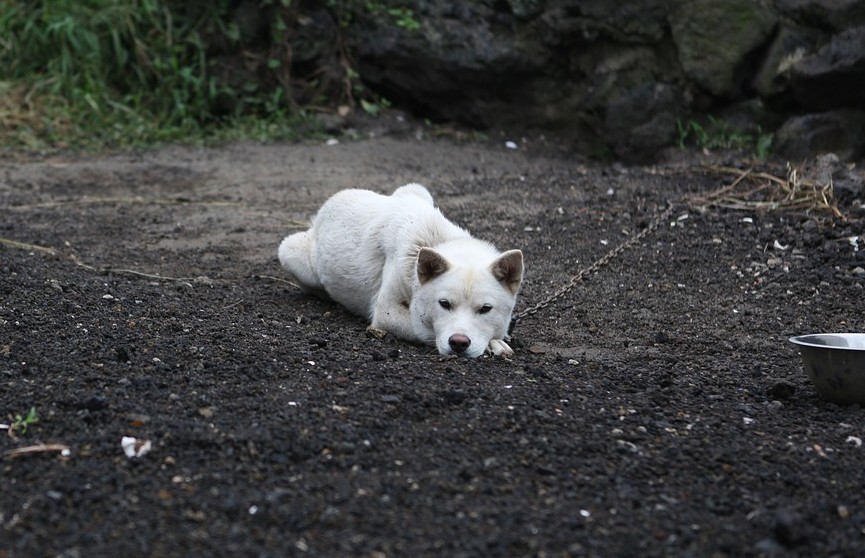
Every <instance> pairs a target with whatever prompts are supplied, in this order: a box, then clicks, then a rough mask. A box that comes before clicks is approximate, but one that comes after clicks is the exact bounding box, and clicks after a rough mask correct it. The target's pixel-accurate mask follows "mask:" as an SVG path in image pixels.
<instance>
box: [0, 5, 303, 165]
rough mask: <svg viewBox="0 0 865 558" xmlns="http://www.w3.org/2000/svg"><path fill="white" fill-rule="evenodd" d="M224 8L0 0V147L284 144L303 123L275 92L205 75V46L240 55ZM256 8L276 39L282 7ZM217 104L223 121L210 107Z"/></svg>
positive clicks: (273, 67)
mask: <svg viewBox="0 0 865 558" xmlns="http://www.w3.org/2000/svg"><path fill="white" fill-rule="evenodd" d="M226 4H227V2H225V1H221V2H220V1H215V2H211V3H201V2H188V3H187V2H179V1H172V0H45V1H42V2H32V1H30V0H7V1H5V2H4V3H3V8H2V9H0V67H2V68H4V72H3V74H2V77H0V79H2V80H4V81H0V146H3V147H6V148H10V147H11V148H25V149H43V148H57V147H67V146H70V145H73V146H76V147H91V148H104V147H123V146H131V145H139V144H147V143H154V142H163V141H177V140H185V141H189V140H192V141H198V140H207V139H223V138H234V137H255V138H259V139H273V138H276V139H284V138H291V137H293V136H294V135H296V132H295V130H296V124H297V123H298V121H299V120H302V119H303V118H304V113H303V111H302V110H301V109H300V108H299V107H297V106H296V105H295V104H293V103H292V100H291V99H289V98H288V97H287V95H286V94H285V88H284V87H279V86H273V87H270V88H265V87H264V86H262V84H260V83H247V84H245V85H244V87H239V88H232V87H229V86H227V85H224V84H222V83H221V82H219V81H218V80H217V79H216V78H215V77H214V75H213V74H214V72H213V68H212V64H211V62H212V61H211V60H209V59H208V56H207V52H208V46H209V45H210V44H212V43H222V44H224V45H227V46H226V47H225V48H226V49H234V50H236V51H242V50H243V45H242V44H241V38H240V36H239V32H238V30H237V28H236V27H235V26H233V25H231V24H227V23H226V21H227V19H228V18H227V17H226V8H225V6H226ZM261 4H262V6H263V9H271V10H272V11H273V14H275V17H274V18H273V24H272V25H273V27H272V29H271V31H272V33H273V34H274V35H276V34H278V33H279V32H280V29H283V30H284V22H283V21H282V19H281V17H280V16H281V15H282V14H283V13H285V10H287V9H288V8H286V2H280V4H279V5H274V4H273V2H272V1H268V0H261ZM289 4H290V3H289ZM262 64H266V65H267V66H268V69H269V70H270V71H271V72H272V73H276V72H278V71H280V66H281V65H282V61H281V60H280V59H279V58H274V57H270V58H269V59H267V60H263V61H262ZM286 71H287V70H286ZM271 81H272V82H278V81H279V80H277V79H273V80H271ZM226 99H227V100H229V103H228V105H229V106H230V107H232V108H231V109H230V110H228V111H226V110H225V109H224V108H222V109H221V108H220V105H221V104H222V105H225V104H226V103H225V101H226Z"/></svg>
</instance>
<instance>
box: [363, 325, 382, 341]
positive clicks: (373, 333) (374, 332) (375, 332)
mask: <svg viewBox="0 0 865 558" xmlns="http://www.w3.org/2000/svg"><path fill="white" fill-rule="evenodd" d="M366 334H367V335H369V336H370V337H375V338H376V339H384V338H385V337H387V332H386V331H385V330H383V329H379V328H377V327H373V326H369V327H367V328H366Z"/></svg>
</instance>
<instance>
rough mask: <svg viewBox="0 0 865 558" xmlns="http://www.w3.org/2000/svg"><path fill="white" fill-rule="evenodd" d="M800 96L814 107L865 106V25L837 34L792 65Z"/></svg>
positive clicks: (804, 102) (792, 76)
mask: <svg viewBox="0 0 865 558" xmlns="http://www.w3.org/2000/svg"><path fill="white" fill-rule="evenodd" d="M790 78H791V85H792V87H793V93H794V95H795V96H796V99H797V100H798V101H799V102H800V103H802V104H803V105H805V106H806V107H808V108H811V109H817V110H825V109H831V108H840V107H859V108H865V94H863V85H865V26H862V27H854V28H852V29H847V30H845V31H842V32H840V33H838V34H837V35H834V36H833V37H832V40H831V41H830V42H829V44H827V45H824V46H823V47H822V48H820V49H819V50H818V51H817V52H816V53H814V54H812V55H809V56H805V57H803V58H802V59H801V60H799V61H798V62H796V63H795V64H793V66H792V68H791V74H790Z"/></svg>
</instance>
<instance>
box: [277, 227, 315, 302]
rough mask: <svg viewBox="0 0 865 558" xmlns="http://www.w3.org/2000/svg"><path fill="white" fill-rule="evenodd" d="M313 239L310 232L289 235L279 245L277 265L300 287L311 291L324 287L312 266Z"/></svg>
mask: <svg viewBox="0 0 865 558" xmlns="http://www.w3.org/2000/svg"><path fill="white" fill-rule="evenodd" d="M314 248H315V239H314V238H313V236H312V234H310V231H303V232H298V233H294V234H291V235H289V236H287V237H285V238H284V239H283V241H282V242H281V243H280V244H279V250H278V251H277V255H278V256H279V263H281V264H282V267H284V268H285V269H286V271H288V272H289V273H291V274H292V276H294V278H295V280H297V282H298V283H300V286H301V287H303V288H305V289H307V290H311V291H318V290H323V289H324V286H322V284H321V280H320V279H319V278H318V274H317V273H316V272H315V268H314V267H313V265H312V254H313V252H314Z"/></svg>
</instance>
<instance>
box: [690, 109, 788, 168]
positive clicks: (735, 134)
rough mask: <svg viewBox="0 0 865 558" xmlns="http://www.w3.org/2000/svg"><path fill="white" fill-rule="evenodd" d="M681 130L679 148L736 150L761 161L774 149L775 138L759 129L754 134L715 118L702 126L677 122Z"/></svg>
mask: <svg viewBox="0 0 865 558" xmlns="http://www.w3.org/2000/svg"><path fill="white" fill-rule="evenodd" d="M676 125H677V127H678V129H679V147H680V148H685V147H687V146H688V145H696V146H697V147H700V148H701V149H707V150H713V149H734V150H740V151H747V152H751V153H753V154H754V155H755V156H756V157H757V158H759V159H766V158H767V157H768V156H769V153H770V151H771V148H772V139H773V136H772V134H770V133H765V132H763V131H762V129H759V128H758V129H757V132H756V133H754V134H748V133H744V132H741V131H738V130H735V129H733V127H731V126H730V124H729V123H728V122H726V121H724V120H720V119H718V118H715V117H713V116H708V117H707V118H706V123H705V124H701V123H699V122H697V121H696V120H688V122H686V123H683V122H682V121H681V120H679V121H677V122H676Z"/></svg>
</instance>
